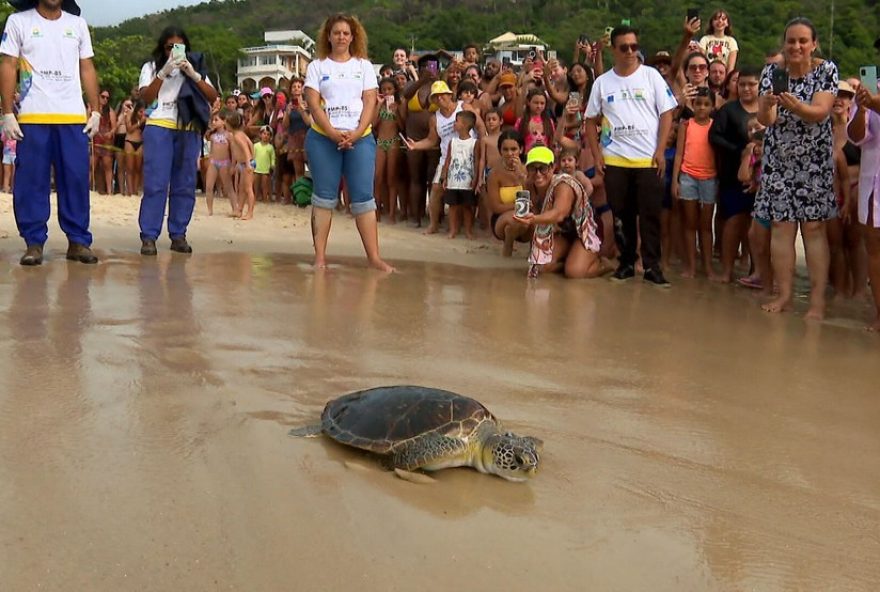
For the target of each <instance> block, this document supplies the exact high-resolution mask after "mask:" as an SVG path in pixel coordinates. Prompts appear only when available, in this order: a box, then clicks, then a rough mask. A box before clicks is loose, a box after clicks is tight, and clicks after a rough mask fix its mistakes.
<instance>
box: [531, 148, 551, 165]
mask: <svg viewBox="0 0 880 592" xmlns="http://www.w3.org/2000/svg"><path fill="white" fill-rule="evenodd" d="M530 164H553V151H552V150H550V149H549V148H547V147H546V146H535V147H534V148H532V149H531V150H529V154H528V156H526V166H529V165H530Z"/></svg>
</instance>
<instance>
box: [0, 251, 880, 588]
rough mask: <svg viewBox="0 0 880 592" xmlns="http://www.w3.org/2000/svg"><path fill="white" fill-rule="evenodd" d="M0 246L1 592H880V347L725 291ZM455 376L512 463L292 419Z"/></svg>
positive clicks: (843, 324)
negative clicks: (87, 255) (38, 255)
mask: <svg viewBox="0 0 880 592" xmlns="http://www.w3.org/2000/svg"><path fill="white" fill-rule="evenodd" d="M58 259H59V258H57V257H56V258H54V259H53V260H52V261H50V262H47V264H46V265H44V266H43V267H42V268H38V269H24V268H20V267H18V266H17V265H10V264H8V263H7V262H4V263H2V268H0V310H2V311H4V312H3V313H0V314H2V317H3V318H2V322H0V368H2V370H0V381H2V383H0V385H2V386H0V525H2V526H0V582H2V584H0V588H2V589H3V590H33V589H43V590H87V589H88V590H172V589H173V590H215V589H216V590H282V589H285V590H292V589H298V590H334V589H342V588H343V587H346V588H348V587H352V586H356V587H357V588H358V589H362V590H415V589H420V590H448V589H453V588H458V589H463V590H476V589H484V590H501V589H504V590H585V589H590V590H627V591H629V590H652V591H666V590H669V591H684V590H699V591H705V590H723V591H727V590H823V591H830V590H846V591H852V590H866V591H867V590H876V589H877V588H878V582H880V562H878V561H877V558H878V557H880V535H878V533H880V436H878V426H880V397H878V396H877V392H878V391H877V388H876V376H877V373H876V368H877V360H878V359H880V342H878V340H877V338H876V336H872V335H868V334H866V333H864V332H863V331H861V330H860V325H858V324H857V323H855V322H850V321H843V320H840V319H832V320H831V321H830V322H828V323H825V324H824V325H813V326H810V325H807V324H805V323H804V322H803V320H802V319H801V318H800V317H799V316H795V315H784V316H768V315H766V314H764V313H762V312H761V311H760V310H759V309H758V307H757V306H756V304H755V301H754V300H753V296H752V295H751V294H748V293H746V291H745V290H737V289H732V288H729V287H722V286H714V285H708V283H693V284H690V285H685V284H679V285H676V286H675V287H674V288H673V289H672V290H669V291H660V290H657V289H654V288H652V287H649V286H644V285H641V284H640V283H630V284H626V285H614V284H611V283H610V282H605V281H598V282H593V283H584V282H581V283H578V282H565V281H563V280H560V279H559V278H554V277H542V278H541V279H540V280H539V281H538V282H536V283H535V282H533V283H530V282H527V281H526V280H525V279H524V277H523V274H522V273H521V272H520V271H511V270H497V271H492V270H479V271H477V270H473V269H466V268H459V267H453V266H443V265H437V264H415V263H413V264H403V265H402V269H401V273H400V274H396V275H394V276H391V277H385V276H381V275H379V274H376V273H372V272H369V271H366V270H364V269H362V268H361V263H360V261H352V262H346V264H345V265H343V266H340V267H336V268H334V269H331V270H330V271H328V272H324V273H317V274H316V273H314V272H312V271H311V270H310V269H309V267H308V265H307V260H306V259H303V258H298V257H295V256H254V255H248V254H243V253H236V254H228V255H215V254H211V255H205V254H198V255H196V256H193V257H183V256H176V255H175V256H171V255H169V254H167V253H163V254H161V255H160V256H159V257H158V259H153V260H151V259H143V258H140V257H138V256H132V255H130V254H127V253H126V254H123V253H116V254H113V253H111V254H110V256H109V257H107V258H106V259H105V261H104V262H103V263H102V264H101V265H99V266H98V267H97V268H88V267H84V266H79V265H69V264H67V263H66V262H64V261H62V260H58ZM395 383H412V384H422V385H429V386H436V387H440V388H447V389H450V390H454V391H458V392H461V393H463V394H468V395H471V396H474V397H475V398H477V399H479V400H480V401H482V402H483V403H484V404H486V405H487V406H488V407H489V408H490V409H491V410H492V411H493V412H494V413H495V414H496V415H497V416H498V417H500V418H502V419H503V420H505V424H506V425H507V427H508V428H510V429H511V430H513V431H517V432H519V433H523V434H530V435H535V436H538V437H540V438H542V439H543V440H544V441H545V449H544V454H543V455H542V462H543V465H542V467H541V472H540V473H539V475H538V476H537V477H536V478H535V479H534V480H532V481H531V482H530V483H528V484H525V485H522V484H512V483H507V482H505V481H502V480H501V479H498V478H494V477H490V476H485V475H480V474H478V473H476V472H475V471H472V470H468V469H456V470H448V471H443V472H440V473H438V474H437V475H436V476H437V479H438V482H437V483H435V484H433V485H415V484H412V483H408V482H405V481H402V480H400V479H397V478H395V477H394V476H392V475H391V474H389V473H387V472H383V471H382V470H381V468H380V467H379V466H378V464H377V463H375V462H374V461H373V460H372V459H371V458H370V457H368V456H367V455H365V454H363V453H361V452H359V451H355V450H351V449H348V448H344V447H341V446H339V445H336V444H334V443H332V442H329V441H327V440H325V439H311V440H297V439H291V438H289V437H288V436H287V431H288V429H289V427H291V426H298V425H302V424H306V423H311V422H313V421H314V420H315V419H316V418H317V417H318V415H319V413H320V411H321V409H322V408H323V405H324V403H325V402H326V400H327V399H328V398H331V397H334V396H336V395H338V394H342V393H345V392H348V391H351V390H357V389H360V388H366V387H370V386H376V385H382V384H395Z"/></svg>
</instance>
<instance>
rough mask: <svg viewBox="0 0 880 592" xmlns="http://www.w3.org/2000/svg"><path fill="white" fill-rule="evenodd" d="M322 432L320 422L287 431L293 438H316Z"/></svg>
mask: <svg viewBox="0 0 880 592" xmlns="http://www.w3.org/2000/svg"><path fill="white" fill-rule="evenodd" d="M322 433H323V431H322V430H321V424H316V425H310V426H303V427H301V428H293V429H292V430H290V431H289V432H287V435H288V436H293V437H294V438H317V437H318V436H320V435H321V434H322Z"/></svg>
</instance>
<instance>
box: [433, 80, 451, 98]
mask: <svg viewBox="0 0 880 592" xmlns="http://www.w3.org/2000/svg"><path fill="white" fill-rule="evenodd" d="M451 94H452V90H450V88H449V85H448V84H446V83H445V82H443V81H442V80H438V81H437V82H435V83H434V84H432V85H431V96H432V97H433V96H434V95H451Z"/></svg>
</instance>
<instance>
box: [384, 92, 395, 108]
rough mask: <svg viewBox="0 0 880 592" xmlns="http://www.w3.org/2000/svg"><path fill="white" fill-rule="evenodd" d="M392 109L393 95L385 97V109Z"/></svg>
mask: <svg viewBox="0 0 880 592" xmlns="http://www.w3.org/2000/svg"><path fill="white" fill-rule="evenodd" d="M393 107H394V95H385V108H387V109H391V108H393Z"/></svg>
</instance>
